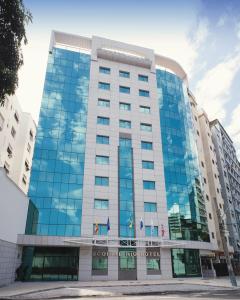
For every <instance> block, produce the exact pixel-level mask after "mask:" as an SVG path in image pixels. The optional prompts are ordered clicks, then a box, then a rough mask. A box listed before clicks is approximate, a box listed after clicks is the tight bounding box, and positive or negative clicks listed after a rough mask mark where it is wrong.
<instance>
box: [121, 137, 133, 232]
mask: <svg viewBox="0 0 240 300" xmlns="http://www.w3.org/2000/svg"><path fill="white" fill-rule="evenodd" d="M119 236H120V237H134V236H135V214H134V191H133V151H132V140H131V139H128V138H120V139H119Z"/></svg>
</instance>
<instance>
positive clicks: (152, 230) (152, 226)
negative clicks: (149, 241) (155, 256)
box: [151, 220, 154, 235]
mask: <svg viewBox="0 0 240 300" xmlns="http://www.w3.org/2000/svg"><path fill="white" fill-rule="evenodd" d="M153 233H154V225H153V220H151V235H153Z"/></svg>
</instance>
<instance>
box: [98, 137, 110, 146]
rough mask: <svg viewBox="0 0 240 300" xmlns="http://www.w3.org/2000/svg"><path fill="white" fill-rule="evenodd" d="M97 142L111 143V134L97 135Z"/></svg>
mask: <svg viewBox="0 0 240 300" xmlns="http://www.w3.org/2000/svg"><path fill="white" fill-rule="evenodd" d="M96 143H97V144H106V145H108V144H109V136H106V135H97V136H96Z"/></svg>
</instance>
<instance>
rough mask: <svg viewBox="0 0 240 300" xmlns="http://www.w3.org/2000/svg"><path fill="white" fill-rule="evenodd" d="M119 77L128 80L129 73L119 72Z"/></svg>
mask: <svg viewBox="0 0 240 300" xmlns="http://www.w3.org/2000/svg"><path fill="white" fill-rule="evenodd" d="M119 76H120V77H124V78H130V73H129V72H127V71H119Z"/></svg>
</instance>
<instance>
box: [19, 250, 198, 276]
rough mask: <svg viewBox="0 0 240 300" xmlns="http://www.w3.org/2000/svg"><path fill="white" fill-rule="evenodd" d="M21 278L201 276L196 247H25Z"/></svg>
mask: <svg viewBox="0 0 240 300" xmlns="http://www.w3.org/2000/svg"><path fill="white" fill-rule="evenodd" d="M22 253H23V254H22V264H21V266H20V267H19V269H18V272H17V273H18V277H19V279H20V280H26V281H53V280H55V281H56V280H80V281H86V280H155V279H156V280H158V279H168V278H172V277H174V278H177V277H198V276H202V266H201V256H200V251H199V250H198V249H178V248H172V249H164V248H163V249H161V248H160V247H146V248H141V249H137V248H107V247H96V246H92V247H47V246H24V247H23V251H22Z"/></svg>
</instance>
